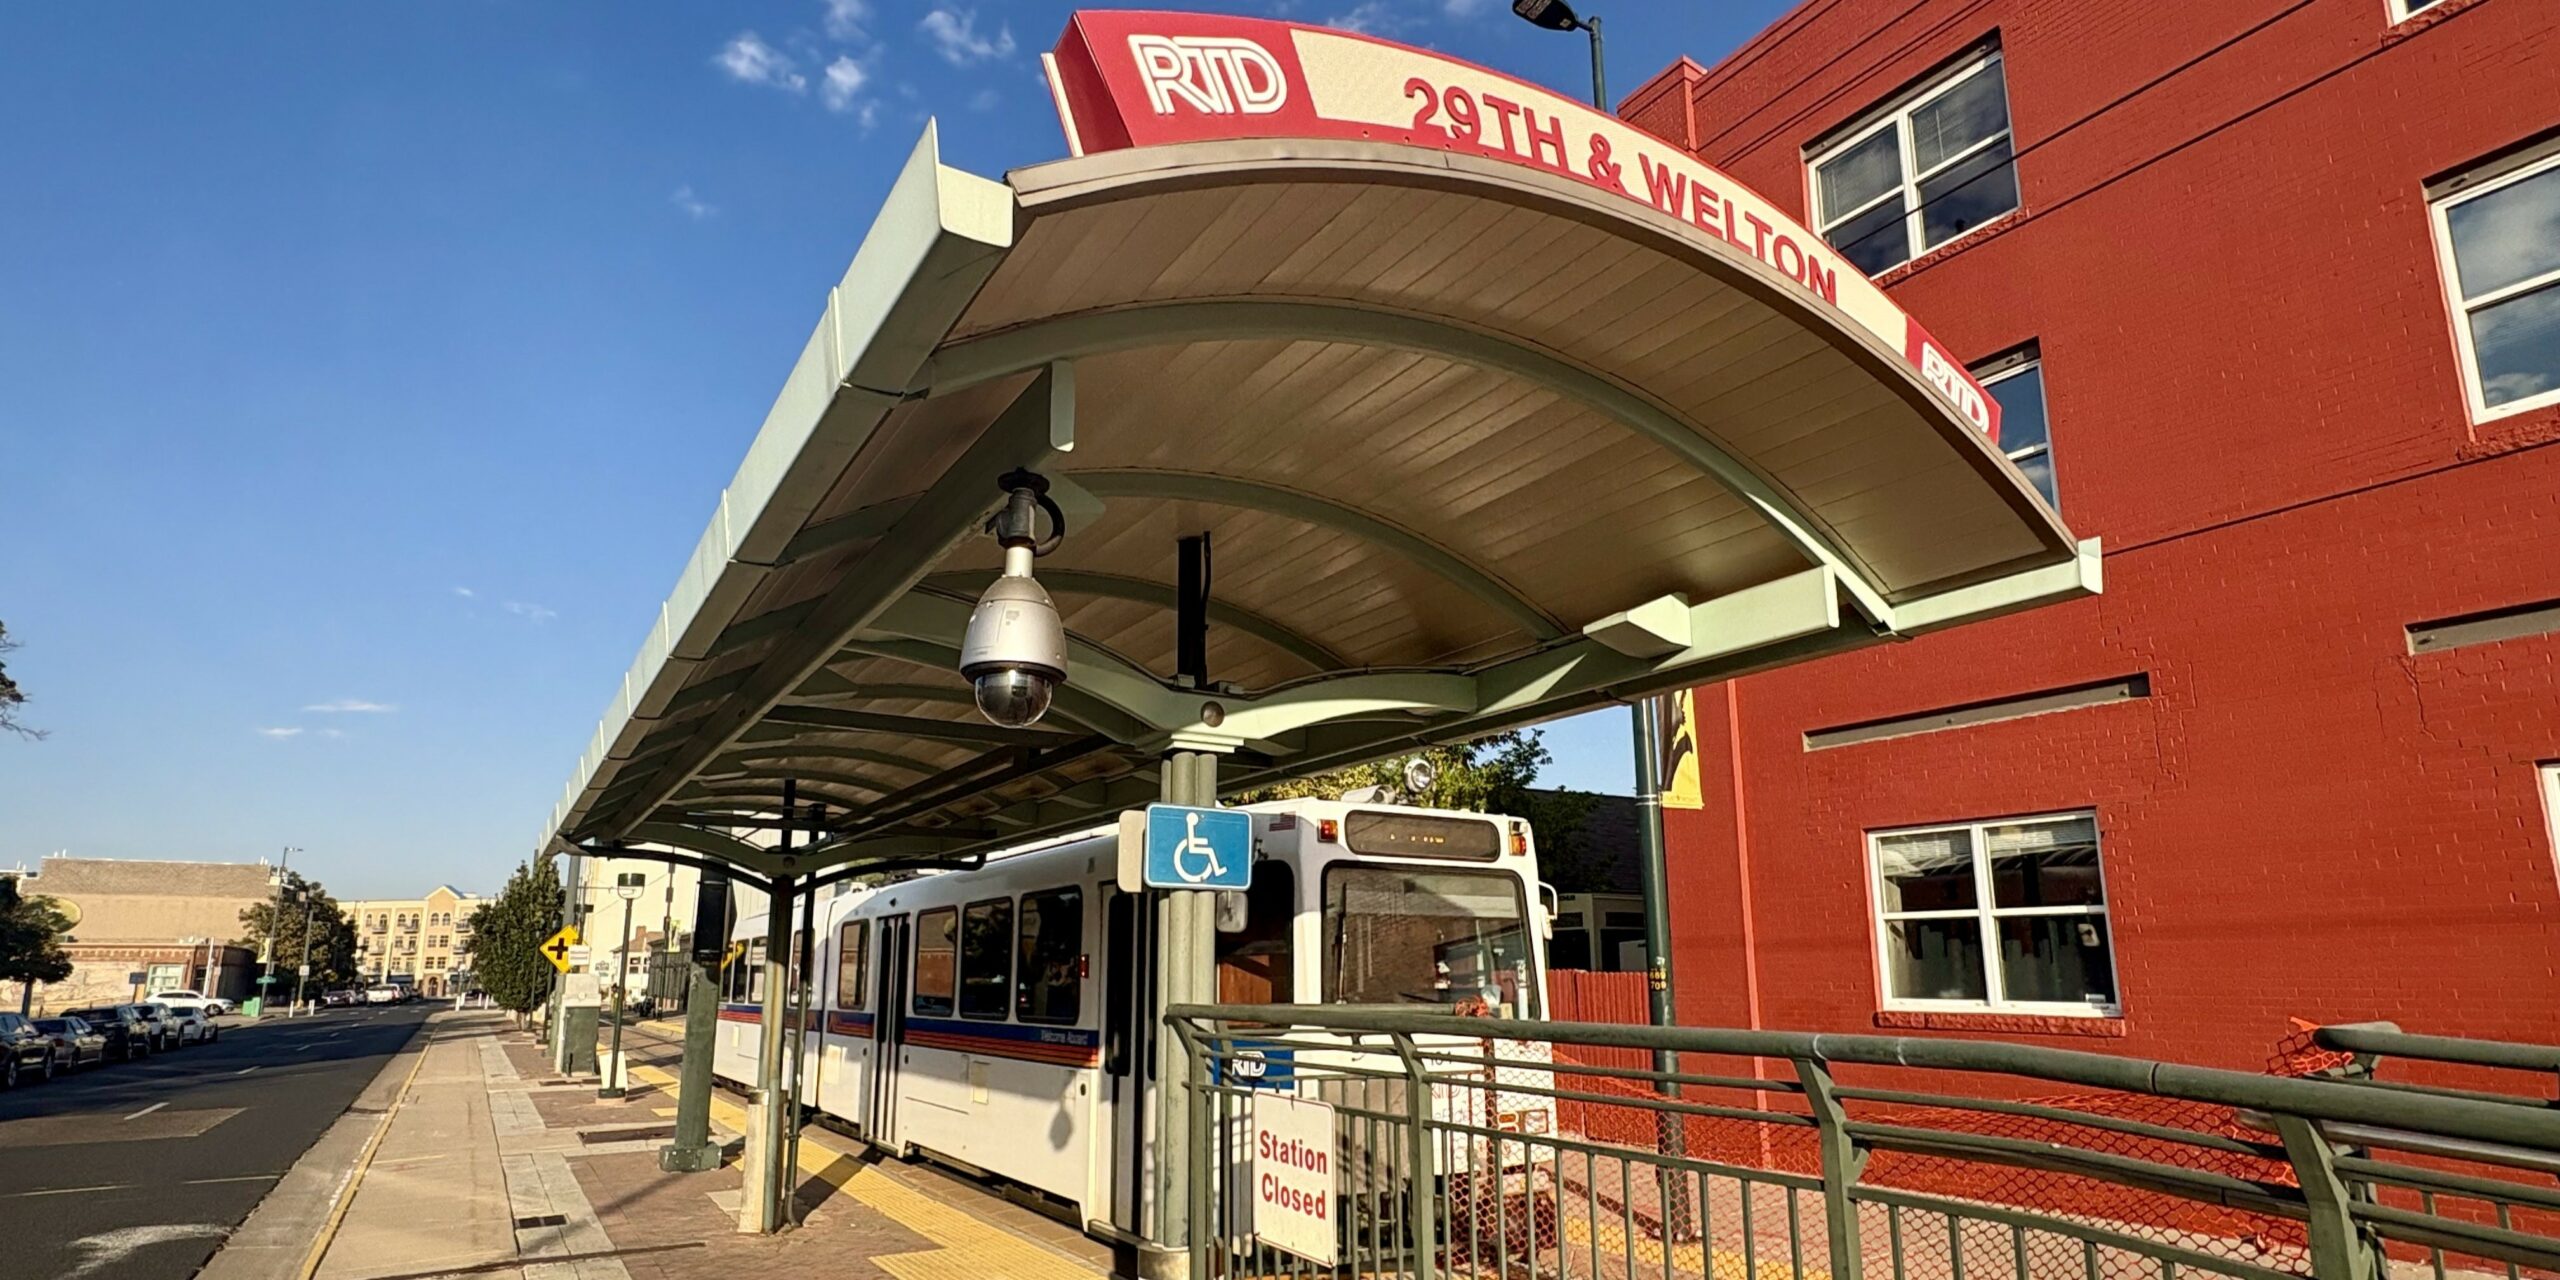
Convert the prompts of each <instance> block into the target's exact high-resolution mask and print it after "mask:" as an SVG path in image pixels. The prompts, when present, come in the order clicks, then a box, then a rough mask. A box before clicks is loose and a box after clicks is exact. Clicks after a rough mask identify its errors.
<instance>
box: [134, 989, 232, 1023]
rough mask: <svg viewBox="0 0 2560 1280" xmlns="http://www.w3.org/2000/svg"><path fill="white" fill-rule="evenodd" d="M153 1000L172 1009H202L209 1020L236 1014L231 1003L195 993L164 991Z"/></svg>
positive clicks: (220, 998) (153, 997)
mask: <svg viewBox="0 0 2560 1280" xmlns="http://www.w3.org/2000/svg"><path fill="white" fill-rule="evenodd" d="M151 998H152V1000H153V1001H154V1002H156V1003H159V1004H165V1005H167V1006H169V1007H170V1008H172V1009H202V1010H203V1011H204V1016H206V1017H208V1018H219V1017H221V1016H223V1015H224V1014H226V1013H232V1012H236V1011H235V1010H234V1009H233V1008H232V1007H231V1002H230V1001H228V1000H225V999H223V998H222V997H220V996H208V995H204V994H201V993H199V992H194V991H163V992H160V993H159V994H157V995H154V996H152V997H151Z"/></svg>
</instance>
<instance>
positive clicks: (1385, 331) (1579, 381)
mask: <svg viewBox="0 0 2560 1280" xmlns="http://www.w3.org/2000/svg"><path fill="white" fill-rule="evenodd" d="M1260 338H1289V339H1297V340H1307V339H1325V340H1331V341H1338V342H1356V343H1362V344H1366V345H1368V346H1374V347H1389V348H1393V349H1396V350H1401V351H1420V352H1425V353H1427V354H1430V355H1435V356H1439V357H1441V358H1443V359H1448V360H1454V361H1457V362H1459V363H1462V364H1469V365H1473V366H1475V367H1477V368H1481V369H1491V370H1494V371H1496V372H1499V373H1505V374H1509V375H1511V376H1513V377H1516V378H1520V379H1523V380H1525V381H1528V382H1530V383H1533V384H1535V385H1537V386H1541V387H1544V388H1546V389H1547V390H1549V391H1552V392H1555V393H1556V394H1558V395H1560V396H1563V397H1565V398H1566V399H1569V400H1572V401H1574V402H1576V403H1579V404H1581V405H1583V406H1585V407H1587V408H1590V409H1591V410H1593V411H1594V412H1597V413H1600V414H1602V415H1604V416H1607V417H1609V418H1612V419H1615V420H1616V421H1617V422H1618V423H1620V424H1621V425H1623V426H1625V427H1626V428H1627V429H1628V430H1630V431H1632V432H1634V433H1635V434H1637V435H1639V436H1641V437H1643V438H1644V439H1646V440H1649V441H1652V442H1653V443H1654V444H1657V445H1659V446H1661V447H1662V448H1664V449H1667V450H1669V451H1670V452H1671V453H1672V454H1673V455H1675V456H1677V457H1679V458H1680V459H1682V460H1683V461H1685V462H1687V463H1688V464H1689V465H1691V466H1693V467H1696V468H1697V469H1698V470H1699V471H1700V472H1702V473H1704V474H1706V475H1709V476H1711V477H1713V478H1714V479H1715V480H1716V481H1717V482H1718V483H1720V484H1722V485H1723V486H1724V487H1725V488H1727V489H1729V490H1731V491H1733V492H1734V493H1735V494H1737V495H1739V496H1740V497H1741V498H1742V499H1743V500H1744V501H1746V502H1749V503H1750V504H1751V505H1752V507H1753V508H1755V509H1756V510H1758V511H1759V512H1760V514H1761V516H1762V518H1764V519H1766V520H1768V521H1769V523H1770V524H1771V525H1773V526H1775V527H1776V528H1777V529H1778V531H1779V532H1780V533H1782V534H1784V535H1786V538H1787V540H1788V541H1789V542H1791V543H1793V544H1794V545H1795V547H1796V549H1797V550H1798V551H1800V552H1801V553H1803V555H1804V557H1805V558H1806V559H1807V560H1809V561H1811V562H1812V563H1814V564H1817V565H1827V566H1830V567H1831V568H1832V569H1834V570H1836V571H1837V572H1838V573H1839V574H1840V577H1841V582H1842V585H1843V587H1844V588H1845V589H1846V590H1847V591H1848V592H1849V593H1850V597H1851V598H1852V599H1853V600H1855V601H1856V602H1857V604H1858V608H1859V609H1860V611H1861V612H1864V613H1865V614H1866V615H1867V616H1868V617H1869V618H1871V619H1872V620H1874V621H1876V622H1877V623H1880V624H1883V625H1886V626H1891V625H1892V623H1893V607H1892V606H1891V604H1889V603H1888V602H1887V601H1886V599H1885V596H1884V592H1883V590H1882V588H1880V587H1879V586H1877V585H1876V584H1875V582H1874V581H1873V580H1872V579H1871V578H1869V577H1868V575H1867V572H1866V568H1865V565H1864V563H1863V562H1862V561H1860V560H1859V559H1858V558H1857V557H1856V556H1854V555H1853V554H1852V553H1851V552H1850V551H1849V550H1848V548H1847V547H1846V546H1844V545H1842V543H1841V542H1840V540H1839V538H1838V537H1837V536H1836V535H1835V534H1833V533H1832V532H1831V531H1830V530H1829V529H1828V528H1827V527H1826V526H1825V525H1823V524H1822V522H1821V521H1819V520H1817V519H1816V518H1815V517H1814V516H1813V515H1812V514H1811V513H1810V512H1808V511H1806V510H1804V509H1803V508H1801V507H1799V506H1798V505H1797V504H1796V503H1795V501H1794V499H1792V498H1791V497H1790V496H1788V495H1787V494H1786V493H1784V492H1782V491H1780V490H1779V489H1778V487H1777V486H1776V485H1775V484H1772V483H1771V482H1770V481H1769V480H1768V479H1767V478H1766V477H1764V476H1762V475H1761V474H1760V473H1759V472H1757V471H1755V470H1753V469H1752V468H1751V467H1750V466H1749V465H1748V464H1746V463H1744V462H1743V461H1742V460H1741V459H1739V458H1737V457H1735V456H1734V455H1733V454H1731V453H1729V452H1727V451H1726V450H1724V449H1723V448H1722V447H1720V446H1718V445H1717V444H1715V443H1714V440H1713V438H1712V437H1711V436H1710V435H1709V430H1711V429H1712V428H1713V427H1714V425H1715V424H1713V423H1707V424H1693V423H1691V422H1689V421H1687V420H1686V419H1683V418H1681V417H1680V416H1679V415H1677V414H1674V413H1673V412H1671V411H1670V410H1669V409H1666V408H1664V407H1663V406H1662V405H1661V404H1659V403H1658V402H1656V401H1653V400H1650V399H1647V398H1646V397H1644V396H1642V395H1640V394H1638V393H1637V392H1635V391H1632V390H1629V389H1628V388H1626V387H1624V386H1621V385H1619V384H1618V383H1616V382H1613V381H1611V380H1609V379H1607V378H1603V377H1601V376H1600V375H1598V374H1596V373H1593V372H1591V371H1590V370H1587V369H1584V368H1581V367H1580V366H1578V365H1575V364H1572V363H1570V362H1568V361H1566V360H1564V359H1562V358H1561V357H1558V356H1556V355H1553V354H1550V353H1548V352H1546V351H1543V350H1539V349H1537V348H1533V347H1530V346H1528V345H1525V344H1523V343H1519V342H1514V341H1512V340H1510V339H1508V338H1504V337H1501V336H1498V335H1495V334H1491V333H1486V332H1484V331H1482V330H1478V329H1470V328H1466V327H1463V326H1460V325H1457V324H1453V323H1451V322H1450V321H1448V320H1446V319H1443V318H1441V317H1438V316H1432V315H1424V314H1421V313H1417V312H1407V311H1398V310H1394V309H1392V308H1387V307H1380V306H1377V305H1375V304H1372V303H1360V302H1348V301H1339V300H1331V299H1316V298H1308V299H1297V300H1291V301H1286V302H1283V301H1276V300H1268V299H1206V300H1188V301H1175V302H1156V303H1144V304H1138V305H1133V306H1127V307H1120V308H1116V309H1113V310H1109V311H1087V312H1078V313H1076V314H1074V315H1069V316H1061V317H1058V318H1056V319H1052V320H1045V321H1039V322H1036V323H1032V324H1024V325H1017V326H1015V327H1013V328H1010V329H1005V330H1002V331H1000V332H997V333H992V334H988V335H985V336H983V337H977V338H971V339H968V340H967V341H964V342H956V343H952V344H950V345H948V346H946V347H944V348H943V349H942V350H940V351H938V352H936V353H934V356H933V359H932V360H931V361H930V362H928V363H927V364H926V366H925V368H924V370H923V372H922V375H921V377H920V378H919V379H918V380H917V382H916V383H915V384H913V389H914V390H916V391H920V392H925V393H928V394H932V395H946V394H949V393H950V392H953V391H957V390H960V389H961V388H964V387H970V386H975V385H977V384H979V383H982V382H986V381H989V380H991V379H995V378H1002V377H1008V376H1011V375H1013V374H1016V373H1019V372H1021V371H1022V370H1025V369H1036V368H1038V367H1040V366H1041V365H1043V364H1045V363H1047V362H1049V361H1052V360H1072V359H1076V358H1079V357H1082V356H1089V355H1103V354H1107V353H1110V352H1115V351H1130V350H1135V349H1138V348H1142V347H1150V346H1157V345H1161V344H1165V343H1198V342H1220V341H1244V340H1252V339H1260ZM1076 474H1077V476H1078V478H1079V479H1082V478H1084V476H1085V475H1086V474H1087V473H1084V472H1078V473H1076Z"/></svg>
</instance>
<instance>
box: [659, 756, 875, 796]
mask: <svg viewBox="0 0 2560 1280" xmlns="http://www.w3.org/2000/svg"><path fill="white" fill-rule="evenodd" d="M694 780H695V781H696V782H698V783H701V784H702V785H704V786H712V787H720V786H730V785H733V784H735V783H737V782H740V781H744V780H754V781H756V782H757V783H758V784H759V785H762V784H765V783H770V784H772V785H771V786H769V787H768V788H767V789H768V790H769V791H771V792H772V793H773V795H774V797H775V798H776V799H777V800H778V799H780V798H781V795H782V786H781V784H782V783H783V782H784V781H785V780H789V781H792V782H797V783H799V784H800V785H801V786H804V787H807V786H827V787H840V788H847V789H851V790H854V791H868V792H871V793H872V794H874V795H884V796H885V795H887V794H889V793H890V792H892V791H895V790H897V788H896V787H895V786H893V785H891V784H889V783H886V782H882V781H880V780H879V779H878V778H866V777H863V776H862V775H861V774H858V773H839V772H836V771H834V770H829V769H803V768H800V767H798V766H796V765H764V766H754V765H744V764H741V765H736V766H731V767H725V768H724V767H722V766H720V765H719V764H717V763H714V764H713V765H712V767H711V768H708V769H705V770H703V771H702V772H701V773H698V774H696V775H694Z"/></svg>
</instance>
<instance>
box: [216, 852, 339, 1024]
mask: <svg viewBox="0 0 2560 1280" xmlns="http://www.w3.org/2000/svg"><path fill="white" fill-rule="evenodd" d="M283 899H284V902H283V910H282V912H281V914H279V912H278V910H277V904H276V900H275V899H273V898H269V899H267V900H266V901H264V902H260V903H257V904H255V905H253V906H251V907H249V908H247V909H246V910H244V911H242V912H241V913H240V923H241V925H242V926H243V927H244V928H245V930H246V932H245V933H244V934H243V935H242V936H241V937H240V938H238V939H235V940H234V941H235V944H236V945H239V946H244V947H245V946H258V945H261V944H263V943H265V942H266V941H267V940H268V939H269V938H273V939H274V940H275V947H274V949H273V950H271V951H269V952H268V953H267V954H268V956H269V960H268V966H267V972H268V973H270V974H273V975H275V978H276V981H275V982H274V983H273V984H271V985H270V986H269V988H268V989H267V991H266V993H265V995H266V998H267V999H269V1000H284V999H291V998H292V996H293V987H294V983H293V979H294V977H295V970H296V967H297V966H299V965H300V964H302V963H303V960H302V957H303V938H304V934H303V922H304V920H306V919H308V920H309V921H310V926H311V927H310V935H309V936H310V942H311V951H310V955H311V977H310V978H309V980H307V981H305V982H304V983H303V984H302V985H303V989H304V990H305V992H306V993H307V992H311V991H320V990H326V989H327V988H329V987H332V986H344V985H346V984H348V983H351V982H354V981H355V980H356V979H357V978H358V977H359V976H360V975H359V974H358V973H357V971H356V925H355V921H353V920H350V919H348V918H347V913H346V910H345V909H344V908H342V907H340V906H339V905H338V901H337V899H335V898H332V897H330V896H329V891H328V890H327V889H324V888H322V887H320V882H319V881H317V880H312V879H308V878H306V877H304V876H303V874H302V873H301V872H299V871H288V872H286V873H285V878H284V894H283Z"/></svg>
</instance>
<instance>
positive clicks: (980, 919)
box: [960, 898, 1013, 1021]
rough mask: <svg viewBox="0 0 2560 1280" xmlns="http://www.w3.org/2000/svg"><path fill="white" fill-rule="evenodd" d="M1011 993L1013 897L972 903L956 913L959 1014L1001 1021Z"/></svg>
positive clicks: (965, 1016)
mask: <svg viewBox="0 0 2560 1280" xmlns="http://www.w3.org/2000/svg"><path fill="white" fill-rule="evenodd" d="M1012 993H1013V899H1011V898H991V899H989V900H987V901H985V902H972V903H970V904H969V909H968V910H967V911H965V912H963V913H961V916H960V1016H961V1017H963V1018H993V1019H996V1020H998V1021H1002V1020H1003V1018H1004V1015H1005V1006H1006V1005H1007V1004H1008V1003H1010V1000H1011V996H1012Z"/></svg>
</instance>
